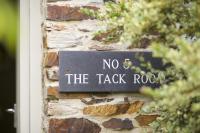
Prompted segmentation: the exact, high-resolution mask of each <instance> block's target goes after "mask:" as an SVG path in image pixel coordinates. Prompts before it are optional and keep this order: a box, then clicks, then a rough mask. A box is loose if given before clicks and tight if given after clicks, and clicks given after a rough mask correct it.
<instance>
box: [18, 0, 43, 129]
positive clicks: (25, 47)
mask: <svg viewBox="0 0 200 133" xmlns="http://www.w3.org/2000/svg"><path fill="white" fill-rule="evenodd" d="M41 22H42V19H41V12H40V0H20V45H19V46H18V65H17V66H18V67H17V70H18V76H17V83H18V85H17V108H18V109H17V116H18V120H17V133H41V132H42V126H41V125H42V76H41V70H42V69H41V64H42V63H41V62H42V34H41Z"/></svg>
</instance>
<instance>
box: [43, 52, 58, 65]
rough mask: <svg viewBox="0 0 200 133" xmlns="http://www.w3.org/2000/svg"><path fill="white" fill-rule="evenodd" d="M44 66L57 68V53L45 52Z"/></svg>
mask: <svg viewBox="0 0 200 133" xmlns="http://www.w3.org/2000/svg"><path fill="white" fill-rule="evenodd" d="M44 65H45V66H46V67H52V66H58V53H57V52H47V53H46V54H45V59H44Z"/></svg>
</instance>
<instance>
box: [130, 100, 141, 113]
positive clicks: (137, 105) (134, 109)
mask: <svg viewBox="0 0 200 133" xmlns="http://www.w3.org/2000/svg"><path fill="white" fill-rule="evenodd" d="M143 105H144V102H143V101H136V102H135V103H134V104H131V105H130V106H129V109H128V110H127V113H128V114H132V113H135V112H138V111H139V110H140V109H141V108H142V106H143Z"/></svg>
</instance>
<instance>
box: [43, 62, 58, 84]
mask: <svg viewBox="0 0 200 133" xmlns="http://www.w3.org/2000/svg"><path fill="white" fill-rule="evenodd" d="M46 74H47V78H48V79H49V80H52V81H58V80H59V68H58V67H57V66H56V67H52V68H48V69H47V71H46Z"/></svg>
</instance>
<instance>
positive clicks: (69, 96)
mask: <svg viewBox="0 0 200 133" xmlns="http://www.w3.org/2000/svg"><path fill="white" fill-rule="evenodd" d="M47 93H48V96H50V97H54V98H56V99H81V98H88V97H92V93H59V92H58V88H57V87H48V89H47Z"/></svg>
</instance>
